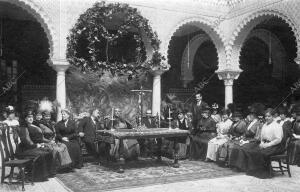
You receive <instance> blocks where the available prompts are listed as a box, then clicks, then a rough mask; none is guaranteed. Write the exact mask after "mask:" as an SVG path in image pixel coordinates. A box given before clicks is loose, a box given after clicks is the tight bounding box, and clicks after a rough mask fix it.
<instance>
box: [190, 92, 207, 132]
mask: <svg viewBox="0 0 300 192" xmlns="http://www.w3.org/2000/svg"><path fill="white" fill-rule="evenodd" d="M195 98H196V103H195V104H194V105H193V126H194V127H196V126H197V124H198V122H199V121H200V119H201V118H202V111H203V109H205V108H208V107H209V106H208V104H207V103H205V102H204V101H203V100H202V95H201V93H200V92H198V93H197V94H196V95H195Z"/></svg>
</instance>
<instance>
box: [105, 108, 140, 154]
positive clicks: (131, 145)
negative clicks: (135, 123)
mask: <svg viewBox="0 0 300 192" xmlns="http://www.w3.org/2000/svg"><path fill="white" fill-rule="evenodd" d="M107 129H109V130H116V131H117V130H120V129H132V125H131V124H130V123H129V122H128V121H126V120H125V119H123V118H122V117H121V110H120V109H119V108H115V110H114V117H113V119H112V120H110V121H109V122H108V125H107ZM121 146H123V147H122V148H121V149H120V140H119V139H116V140H115V143H114V144H112V145H111V149H110V155H111V156H113V157H115V158H119V157H120V151H123V152H124V156H125V159H136V158H137V157H138V156H139V154H140V147H139V144H138V142H137V140H136V139H124V140H123V145H121Z"/></svg>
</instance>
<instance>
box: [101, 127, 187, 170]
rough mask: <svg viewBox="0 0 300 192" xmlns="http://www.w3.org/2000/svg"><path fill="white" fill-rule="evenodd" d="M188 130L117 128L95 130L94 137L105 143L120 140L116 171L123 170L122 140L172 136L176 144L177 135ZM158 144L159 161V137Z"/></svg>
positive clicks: (176, 163) (176, 162) (181, 135)
mask: <svg viewBox="0 0 300 192" xmlns="http://www.w3.org/2000/svg"><path fill="white" fill-rule="evenodd" d="M189 133H190V132H189V131H188V130H181V129H169V128H152V129H118V130H97V131H96V138H97V141H102V142H106V143H110V144H113V143H114V142H115V139H119V140H120V142H119V143H120V146H119V154H120V155H119V158H118V159H117V161H118V162H119V169H118V172H120V173H122V172H124V169H123V165H124V163H125V160H124V154H123V152H124V150H121V148H122V147H123V140H124V139H147V138H172V140H173V141H174V144H175V145H176V144H177V139H176V138H179V137H187V136H188V135H189ZM157 141H158V142H157V145H158V150H159V151H158V152H157V159H158V161H161V145H162V142H161V139H158V140H157ZM173 166H174V167H175V168H177V167H179V163H178V150H177V149H176V150H175V155H174V164H173Z"/></svg>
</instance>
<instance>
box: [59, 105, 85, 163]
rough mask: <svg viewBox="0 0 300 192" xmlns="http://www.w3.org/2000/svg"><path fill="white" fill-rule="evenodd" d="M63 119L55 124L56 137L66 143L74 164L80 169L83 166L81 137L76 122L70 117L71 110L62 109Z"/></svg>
mask: <svg viewBox="0 0 300 192" xmlns="http://www.w3.org/2000/svg"><path fill="white" fill-rule="evenodd" d="M61 115H62V120H61V121H59V122H58V123H57V124H56V126H55V132H56V139H57V141H58V142H61V143H64V144H65V145H66V146H67V148H68V152H69V155H70V157H71V159H72V166H73V167H75V168H78V169H80V168H81V167H82V162H83V161H82V155H81V149H80V145H79V138H78V133H77V128H76V122H75V121H74V120H72V119H71V118H70V115H71V113H70V111H69V110H67V109H62V110H61Z"/></svg>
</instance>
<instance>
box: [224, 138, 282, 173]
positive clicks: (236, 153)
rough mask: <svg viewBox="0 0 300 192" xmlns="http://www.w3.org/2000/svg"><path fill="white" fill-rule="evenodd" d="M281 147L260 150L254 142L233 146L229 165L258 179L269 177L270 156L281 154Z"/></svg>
mask: <svg viewBox="0 0 300 192" xmlns="http://www.w3.org/2000/svg"><path fill="white" fill-rule="evenodd" d="M282 151H283V150H282V146H281V145H280V144H279V145H275V146H272V147H268V148H264V149H261V148H260V147H259V144H258V143H256V142H252V143H247V144H244V145H242V146H239V145H236V144H235V145H234V146H233V148H232V151H231V154H230V157H229V165H230V166H232V167H236V168H238V169H240V170H242V171H245V172H246V173H247V174H248V175H252V176H256V177H259V178H267V177H269V166H270V160H269V158H270V156H271V155H276V154H279V153H281V152H282Z"/></svg>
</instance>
